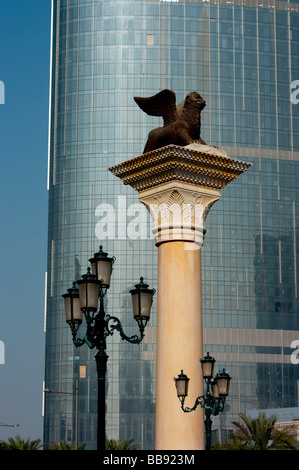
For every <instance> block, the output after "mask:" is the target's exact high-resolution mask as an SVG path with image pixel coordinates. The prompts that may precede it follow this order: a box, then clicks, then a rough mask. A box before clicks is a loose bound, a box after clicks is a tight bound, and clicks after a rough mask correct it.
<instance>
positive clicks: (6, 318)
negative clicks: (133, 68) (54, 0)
mask: <svg viewBox="0 0 299 470" xmlns="http://www.w3.org/2000/svg"><path fill="white" fill-rule="evenodd" d="M50 26H51V0H14V1H11V0H0V80H1V81H2V82H3V83H4V85H5V104H0V162H1V170H0V178H1V184H0V191H1V206H0V207H1V231H0V247H1V268H0V273H1V278H0V341H2V343H4V347H5V363H4V364H1V361H0V424H1V423H6V424H15V423H18V424H19V425H20V426H19V427H18V428H8V427H3V426H0V440H1V439H4V440H6V439H7V438H8V437H9V436H15V435H16V434H20V436H21V437H23V438H27V437H29V438H30V439H37V438H40V439H42V438H43V434H42V430H43V421H42V386H43V383H42V382H43V379H44V356H45V347H44V340H45V338H44V331H43V326H44V297H45V289H44V286H45V271H46V261H47V206H48V194H47V159H48V115H49V63H50ZM0 360H1V358H0ZM2 362H3V361H2Z"/></svg>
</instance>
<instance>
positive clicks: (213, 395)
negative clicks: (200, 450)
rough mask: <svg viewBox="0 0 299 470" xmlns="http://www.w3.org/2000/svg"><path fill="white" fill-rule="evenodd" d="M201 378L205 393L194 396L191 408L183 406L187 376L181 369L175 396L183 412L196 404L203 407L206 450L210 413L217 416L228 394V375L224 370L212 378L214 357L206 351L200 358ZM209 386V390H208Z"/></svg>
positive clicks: (189, 410) (186, 388)
mask: <svg viewBox="0 0 299 470" xmlns="http://www.w3.org/2000/svg"><path fill="white" fill-rule="evenodd" d="M200 362H201V367H202V373H203V378H204V380H205V382H206V385H207V390H206V394H205V395H201V396H199V397H197V398H196V400H195V404H194V406H193V407H192V408H188V407H184V402H185V398H186V397H187V396H188V386H189V380H190V379H189V377H188V376H187V375H186V374H184V372H183V370H182V371H181V373H180V374H179V375H178V377H176V378H175V379H174V380H175V385H176V390H177V396H178V398H179V400H180V402H181V408H182V410H183V411H184V412H185V413H190V412H191V411H194V410H196V408H197V407H198V406H200V407H201V408H204V411H205V430H206V450H210V449H211V430H212V420H211V415H213V416H217V415H218V414H219V413H221V412H222V411H223V409H224V405H225V401H226V397H227V396H228V394H229V386H230V380H231V377H230V375H229V374H228V373H227V372H225V369H223V370H222V372H219V373H218V374H216V376H215V377H214V378H213V373H214V364H215V362H216V361H215V359H214V358H213V357H212V356H210V355H209V353H207V355H206V356H205V357H204V358H203V359H200ZM210 387H211V392H210Z"/></svg>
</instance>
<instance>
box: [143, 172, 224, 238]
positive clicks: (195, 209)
mask: <svg viewBox="0 0 299 470" xmlns="http://www.w3.org/2000/svg"><path fill="white" fill-rule="evenodd" d="M219 197H220V194H219V191H218V190H215V189H210V188H203V187H202V188H200V187H198V186H196V185H192V184H188V183H182V182H177V181H173V182H170V183H165V184H162V185H159V186H157V187H154V188H151V189H147V190H145V191H142V192H141V193H140V194H139V200H140V201H141V202H142V203H143V204H144V205H145V206H146V207H147V209H148V210H149V212H150V214H151V216H152V219H153V225H154V226H153V233H154V236H155V243H156V245H159V244H160V243H163V242H168V241H174V240H177V241H178V240H180V241H189V242H195V243H196V245H199V246H202V244H203V238H204V233H205V228H204V223H205V218H206V216H207V214H208V211H209V210H210V208H211V207H212V205H213V204H214V202H216V201H217V200H218V199H219Z"/></svg>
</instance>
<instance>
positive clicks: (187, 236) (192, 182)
mask: <svg viewBox="0 0 299 470" xmlns="http://www.w3.org/2000/svg"><path fill="white" fill-rule="evenodd" d="M249 166H251V163H247V162H242V161H240V160H235V159H232V158H229V157H228V156H227V155H226V154H225V153H224V152H223V151H220V150H219V151H218V150H217V149H215V148H214V147H213V148H211V147H210V146H208V145H201V144H196V143H193V144H192V145H190V146H187V147H180V146H177V145H167V146H166V147H163V148H160V149H158V150H154V151H152V152H148V153H146V154H143V155H141V156H139V157H136V158H133V159H131V160H128V161H126V162H124V163H119V164H118V165H115V166H113V167H110V168H109V170H110V171H111V172H112V173H113V174H114V175H115V176H117V177H119V178H120V179H121V181H122V182H123V183H124V184H129V185H130V186H131V187H132V188H133V189H135V190H136V191H138V193H139V199H140V201H141V202H142V203H143V204H145V206H146V207H147V208H148V210H149V211H150V213H151V215H152V218H153V222H154V229H153V231H154V234H155V241H156V244H157V245H159V244H160V243H163V242H167V241H173V240H183V241H190V242H194V243H196V244H197V245H200V246H202V243H203V237H204V231H205V229H204V223H205V219H206V216H207V214H208V212H209V210H210V208H211V207H212V205H213V204H214V203H215V202H216V201H217V200H218V199H219V197H220V190H221V189H222V188H224V187H225V186H226V185H227V184H228V183H230V182H231V181H233V180H235V179H236V178H237V177H238V176H239V175H240V174H242V173H243V172H244V171H246V170H247V168H248V167H249Z"/></svg>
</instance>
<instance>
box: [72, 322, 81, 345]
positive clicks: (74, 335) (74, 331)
mask: <svg viewBox="0 0 299 470" xmlns="http://www.w3.org/2000/svg"><path fill="white" fill-rule="evenodd" d="M70 328H71V333H72V340H73V343H74V345H75V346H76V348H79V347H80V346H83V344H85V339H81V338H77V331H78V328H79V325H78V324H70Z"/></svg>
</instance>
